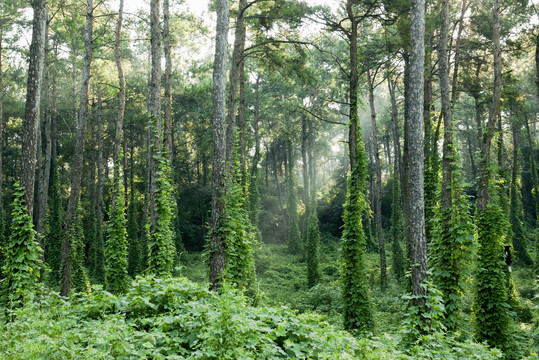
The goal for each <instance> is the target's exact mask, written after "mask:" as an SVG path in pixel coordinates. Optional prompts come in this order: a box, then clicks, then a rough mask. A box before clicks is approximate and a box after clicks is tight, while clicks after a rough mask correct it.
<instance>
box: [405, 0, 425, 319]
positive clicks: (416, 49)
mask: <svg viewBox="0 0 539 360" xmlns="http://www.w3.org/2000/svg"><path fill="white" fill-rule="evenodd" d="M424 10H425V7H424V0H412V1H411V8H410V40H411V47H410V70H409V71H410V74H409V78H408V80H409V85H408V86H409V91H408V96H409V103H408V106H409V108H408V116H407V117H405V119H406V122H407V123H406V126H405V130H406V132H407V133H408V136H407V138H406V141H407V149H408V161H407V162H408V164H409V165H408V166H409V172H408V179H409V182H408V191H409V194H408V201H409V206H408V207H407V208H408V210H409V212H410V213H409V223H408V224H407V226H408V227H409V235H410V245H411V254H410V255H411V256H410V258H411V264H412V293H413V295H414V297H415V299H414V302H415V305H416V306H417V307H418V308H419V309H418V311H419V315H420V316H421V317H423V315H424V314H425V313H426V312H427V311H428V309H427V306H426V295H427V287H426V286H425V282H426V281H427V270H428V267H427V239H426V236H425V210H424V209H425V202H424V193H423V184H424V178H423V159H424V154H423V146H422V142H423V95H424V89H423V86H424V83H423V81H424V77H423V71H424V60H425V47H424V33H425V12H424ZM425 320H426V319H425Z"/></svg>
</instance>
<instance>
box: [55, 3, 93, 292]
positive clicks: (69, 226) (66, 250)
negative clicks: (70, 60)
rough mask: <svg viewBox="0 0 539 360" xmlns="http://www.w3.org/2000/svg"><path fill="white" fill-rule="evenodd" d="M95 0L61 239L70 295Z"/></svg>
mask: <svg viewBox="0 0 539 360" xmlns="http://www.w3.org/2000/svg"><path fill="white" fill-rule="evenodd" d="M93 12H94V5H93V0H87V2H86V26H85V29H84V48H85V55H84V68H83V72H82V86H81V90H80V113H79V117H78V124H77V134H76V144H75V153H74V156H73V167H72V172H71V191H70V193H69V201H68V204H67V212H66V215H65V219H64V221H65V224H64V238H63V240H62V264H63V265H62V290H61V292H60V294H61V295H62V296H67V294H68V293H69V290H70V289H71V260H72V258H71V243H70V241H71V239H72V238H73V232H74V231H75V226H74V225H75V223H74V221H73V219H74V215H75V211H76V210H77V207H78V203H79V197H80V191H81V181H82V167H83V162H84V138H85V132H86V119H87V116H88V95H89V91H90V76H91V69H92V68H91V65H92V59H93V54H92V43H93V40H92V36H93V35H92V34H93V17H94V15H93Z"/></svg>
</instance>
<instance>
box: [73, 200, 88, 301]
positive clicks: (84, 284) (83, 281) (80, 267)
mask: <svg viewBox="0 0 539 360" xmlns="http://www.w3.org/2000/svg"><path fill="white" fill-rule="evenodd" d="M71 226H73V229H72V231H71V236H70V237H69V243H70V244H71V254H70V256H71V288H72V289H73V290H74V291H76V292H86V293H89V292H91V287H90V281H89V280H88V273H87V270H86V267H85V266H84V263H85V261H84V258H85V255H84V232H83V230H82V208H81V206H80V201H79V205H78V207H77V210H76V211H75V214H74V215H73V224H72V225H71Z"/></svg>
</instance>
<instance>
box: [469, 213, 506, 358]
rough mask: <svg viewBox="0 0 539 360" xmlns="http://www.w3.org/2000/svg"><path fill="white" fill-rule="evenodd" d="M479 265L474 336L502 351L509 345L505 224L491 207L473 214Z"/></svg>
mask: <svg viewBox="0 0 539 360" xmlns="http://www.w3.org/2000/svg"><path fill="white" fill-rule="evenodd" d="M476 225H477V231H478V244H479V248H478V254H479V258H478V264H477V274H476V276H475V299H474V305H473V311H474V315H475V328H476V329H475V332H476V336H477V339H478V340H479V341H486V342H487V343H488V344H489V345H490V346H493V347H498V348H500V349H502V350H505V349H507V348H508V347H509V345H510V342H511V340H510V334H509V327H510V320H509V313H508V310H509V306H508V304H507V294H508V292H507V286H506V280H505V271H504V269H505V268H506V266H507V265H506V264H505V263H504V262H503V252H504V248H503V239H504V237H505V234H506V229H507V220H506V216H505V215H504V213H503V212H502V209H501V208H500V207H499V206H498V205H496V204H495V203H491V204H489V205H488V206H487V208H486V209H485V210H483V211H480V210H478V211H477V213H476Z"/></svg>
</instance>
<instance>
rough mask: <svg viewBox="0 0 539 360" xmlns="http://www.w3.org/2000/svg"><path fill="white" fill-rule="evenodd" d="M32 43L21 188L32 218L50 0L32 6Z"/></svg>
mask: <svg viewBox="0 0 539 360" xmlns="http://www.w3.org/2000/svg"><path fill="white" fill-rule="evenodd" d="M32 8H33V10H34V19H33V21H32V43H31V45H30V61H29V64H28V83H27V88H26V107H25V111H24V118H23V132H22V145H21V149H22V161H21V186H22V188H23V189H24V197H25V206H26V209H27V210H28V214H29V215H30V217H32V216H33V212H34V186H35V184H34V182H35V170H36V151H37V135H38V128H39V114H40V104H41V84H42V82H43V64H44V62H45V42H46V38H47V36H46V33H47V30H46V29H47V0H35V1H33V3H32Z"/></svg>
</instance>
